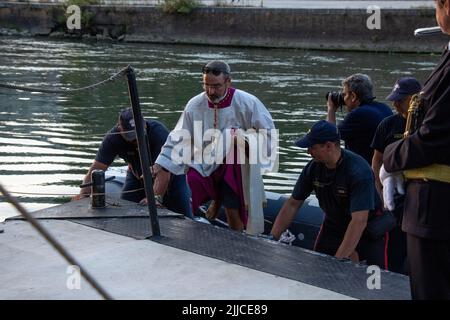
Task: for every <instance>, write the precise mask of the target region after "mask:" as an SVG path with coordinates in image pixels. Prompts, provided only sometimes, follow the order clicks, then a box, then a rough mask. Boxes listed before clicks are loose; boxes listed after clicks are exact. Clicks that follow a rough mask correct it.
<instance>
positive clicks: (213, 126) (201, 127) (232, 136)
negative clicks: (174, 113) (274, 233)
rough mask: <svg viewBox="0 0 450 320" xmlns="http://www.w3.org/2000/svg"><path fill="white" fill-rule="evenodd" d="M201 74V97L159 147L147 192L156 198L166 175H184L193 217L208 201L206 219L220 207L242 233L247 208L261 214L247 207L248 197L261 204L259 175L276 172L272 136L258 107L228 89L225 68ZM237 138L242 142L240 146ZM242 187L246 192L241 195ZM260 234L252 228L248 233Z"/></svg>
mask: <svg viewBox="0 0 450 320" xmlns="http://www.w3.org/2000/svg"><path fill="white" fill-rule="evenodd" d="M202 74H203V88H204V92H202V93H200V94H199V95H197V96H195V97H193V98H192V99H191V100H190V101H189V102H188V103H187V105H186V108H185V110H184V111H183V114H182V115H181V117H180V119H179V121H178V123H177V125H176V127H175V128H174V130H173V131H172V132H171V133H170V135H169V137H168V138H167V140H166V143H165V145H164V146H163V147H162V149H161V153H160V155H159V157H158V158H157V160H156V163H155V165H154V167H153V174H154V176H155V184H154V187H153V189H154V193H155V197H162V196H163V195H164V194H165V193H166V191H167V185H168V182H169V179H170V175H171V174H175V175H179V174H184V173H186V175H187V180H188V184H189V187H190V189H191V192H192V209H193V212H194V214H195V213H196V212H197V209H198V208H199V206H201V205H202V204H203V203H205V202H207V201H208V200H214V201H213V202H212V205H211V206H210V208H209V209H208V212H207V216H208V217H209V218H214V217H215V216H216V215H217V212H218V209H219V208H220V206H221V205H223V206H224V207H225V212H226V215H227V222H228V224H229V226H230V228H231V229H234V230H239V231H241V230H243V229H245V228H246V227H247V229H248V225H247V222H248V220H249V219H248V213H249V211H250V210H249V207H250V206H254V209H253V212H260V213H261V214H262V204H261V203H258V204H256V207H260V209H259V210H257V209H255V204H254V203H253V204H252V203H249V202H250V198H253V199H258V201H261V200H263V201H264V200H265V195H264V191H262V196H259V195H261V188H263V185H262V179H261V173H265V172H269V171H274V170H277V145H278V141H277V138H278V136H277V134H276V130H275V126H274V123H273V120H272V117H271V115H270V113H269V111H268V110H267V109H266V107H265V106H264V105H263V104H262V102H261V101H260V100H259V99H258V98H256V97H255V96H253V95H251V94H249V93H247V92H244V91H242V90H238V89H235V88H233V87H231V70H230V67H229V65H228V64H227V63H225V62H223V61H217V60H214V61H210V62H209V63H207V64H206V65H205V66H204V67H203V68H202ZM238 138H240V139H238ZM242 139H246V141H247V142H246V143H242ZM244 146H246V147H244ZM244 162H246V165H247V166H244V165H243V164H244ZM249 164H250V166H249ZM249 168H250V169H249ZM252 168H253V173H251V172H252ZM255 168H257V169H258V174H257V175H256V176H255ZM241 170H243V171H241ZM249 172H250V173H249ZM255 177H256V178H255ZM243 178H244V179H247V180H249V179H252V181H243ZM243 184H244V186H245V187H246V188H248V189H249V190H250V191H248V190H243ZM258 188H259V191H258ZM262 190H263V189H262ZM244 191H245V192H244ZM168 192H170V190H168ZM258 192H259V193H258ZM249 194H250V196H249ZM258 194H259V195H258ZM252 195H253V196H252ZM255 195H256V196H255ZM261 220H262V218H261ZM260 232H262V230H260V228H258V231H257V232H252V233H260Z"/></svg>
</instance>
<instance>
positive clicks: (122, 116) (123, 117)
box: [119, 107, 136, 141]
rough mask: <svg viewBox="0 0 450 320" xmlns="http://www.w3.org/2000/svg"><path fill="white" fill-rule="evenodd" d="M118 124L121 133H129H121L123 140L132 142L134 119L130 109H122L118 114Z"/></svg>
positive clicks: (134, 135) (134, 138) (134, 136)
mask: <svg viewBox="0 0 450 320" xmlns="http://www.w3.org/2000/svg"><path fill="white" fill-rule="evenodd" d="M119 123H120V125H121V127H122V130H123V131H129V132H126V133H123V135H124V138H125V140H127V141H133V140H136V131H135V130H134V128H135V125H134V117H133V110H132V109H131V107H130V108H126V109H123V110H122V111H120V113H119Z"/></svg>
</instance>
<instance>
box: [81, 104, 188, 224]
mask: <svg viewBox="0 0 450 320" xmlns="http://www.w3.org/2000/svg"><path fill="white" fill-rule="evenodd" d="M145 128H146V130H147V136H148V138H149V151H150V154H151V162H150V163H155V160H156V158H157V157H158V155H159V153H160V151H161V147H162V146H163V145H164V143H165V142H166V139H167V136H168V135H169V130H167V128H166V127H165V126H164V125H163V124H162V123H161V122H159V121H156V120H145ZM134 129H135V126H134V118H133V112H132V109H131V108H127V109H124V110H122V111H121V112H120V114H119V120H118V123H117V125H115V126H114V127H113V128H112V129H111V130H110V131H109V132H108V134H107V135H106V136H105V137H104V138H103V141H102V143H101V145H100V147H99V149H98V151H97V155H96V157H95V160H94V162H93V163H92V165H91V167H90V168H89V171H88V173H87V174H86V176H85V178H84V180H83V183H88V182H90V181H91V172H92V171H93V170H96V169H99V170H103V171H106V170H107V169H108V167H109V166H110V165H111V163H112V162H113V161H114V159H115V158H116V157H120V158H122V159H123V160H124V161H125V162H126V163H127V164H128V170H127V176H126V179H125V184H124V186H123V190H122V196H121V197H122V199H125V200H128V201H133V202H142V203H145V202H146V199H145V191H144V190H143V188H144V183H143V180H142V178H141V176H142V168H141V162H140V158H139V152H138V146H137V140H136V132H135V130H134ZM165 175H167V178H166V179H164V181H167V182H166V183H168V184H169V187H168V188H167V187H166V186H164V190H166V188H167V192H166V193H165V194H161V192H160V191H159V190H161V189H162V187H161V186H160V183H159V181H158V180H155V181H154V185H153V191H154V194H155V199H156V200H157V203H160V204H162V205H164V206H165V207H167V208H168V209H169V210H172V211H174V212H177V213H182V214H184V215H186V216H188V217H192V213H191V209H190V202H189V199H190V191H189V188H188V186H187V183H186V176H185V175H179V176H171V174H170V172H165ZM137 189H140V190H138V191H134V192H130V191H133V190H137ZM90 192H91V190H90V187H87V188H82V189H81V190H80V195H79V196H77V197H75V199H79V198H81V197H84V196H89V195H90Z"/></svg>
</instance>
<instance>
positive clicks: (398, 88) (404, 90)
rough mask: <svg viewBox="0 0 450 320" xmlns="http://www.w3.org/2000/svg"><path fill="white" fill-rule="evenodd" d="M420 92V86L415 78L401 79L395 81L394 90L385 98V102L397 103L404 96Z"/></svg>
mask: <svg viewBox="0 0 450 320" xmlns="http://www.w3.org/2000/svg"><path fill="white" fill-rule="evenodd" d="M420 90H422V85H421V84H420V82H419V81H417V79H416V78H413V77H403V78H400V79H398V80H397V82H396V83H395V85H394V89H392V92H391V94H390V95H388V96H387V97H386V100H389V101H398V100H401V99H403V98H404V97H406V96H411V95H413V94H416V93H419V92H420Z"/></svg>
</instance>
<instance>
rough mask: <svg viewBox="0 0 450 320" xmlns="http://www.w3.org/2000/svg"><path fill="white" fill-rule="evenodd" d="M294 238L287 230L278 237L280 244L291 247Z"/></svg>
mask: <svg viewBox="0 0 450 320" xmlns="http://www.w3.org/2000/svg"><path fill="white" fill-rule="evenodd" d="M294 240H295V236H294V235H293V234H292V232H290V231H289V229H287V230H286V231H285V232H283V233H282V234H281V236H280V240H278V241H280V242H283V243H286V244H288V245H292V242H294Z"/></svg>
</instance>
